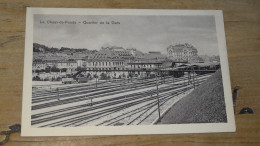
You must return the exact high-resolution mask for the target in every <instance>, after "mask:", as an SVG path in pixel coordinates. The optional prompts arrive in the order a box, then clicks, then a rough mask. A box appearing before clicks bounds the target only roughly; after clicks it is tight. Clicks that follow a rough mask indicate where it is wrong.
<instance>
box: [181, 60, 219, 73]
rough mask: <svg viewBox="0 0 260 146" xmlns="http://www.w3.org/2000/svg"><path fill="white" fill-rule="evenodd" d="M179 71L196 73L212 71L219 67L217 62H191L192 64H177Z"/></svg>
mask: <svg viewBox="0 0 260 146" xmlns="http://www.w3.org/2000/svg"><path fill="white" fill-rule="evenodd" d="M178 68H179V70H180V71H194V72H195V73H196V74H197V75H202V74H207V73H214V72H216V70H218V69H220V63H219V62H210V63H192V64H183V65H180V66H178Z"/></svg>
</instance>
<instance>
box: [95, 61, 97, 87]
mask: <svg viewBox="0 0 260 146" xmlns="http://www.w3.org/2000/svg"><path fill="white" fill-rule="evenodd" d="M95 70H96V88H97V62H96V64H95Z"/></svg>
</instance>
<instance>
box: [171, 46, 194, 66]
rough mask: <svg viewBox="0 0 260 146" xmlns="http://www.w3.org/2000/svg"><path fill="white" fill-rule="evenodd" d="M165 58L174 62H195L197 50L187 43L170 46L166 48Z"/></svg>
mask: <svg viewBox="0 0 260 146" xmlns="http://www.w3.org/2000/svg"><path fill="white" fill-rule="evenodd" d="M167 57H168V59H171V60H174V61H187V62H197V59H198V50H197V49H196V48H195V47H194V46H192V45H190V44H188V43H185V44H178V45H175V46H173V45H170V46H169V47H168V48H167Z"/></svg>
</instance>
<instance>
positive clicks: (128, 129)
mask: <svg viewBox="0 0 260 146" xmlns="http://www.w3.org/2000/svg"><path fill="white" fill-rule="evenodd" d="M34 14H55V15H58V14H60V15H214V16H215V21H216V29H217V31H216V32H217V38H218V46H219V50H220V61H221V69H222V77H223V86H224V96H225V103H226V112H227V123H201V124H168V125H145V126H141V125H140V126H139V125H138V126H85V127H53V128H33V127H31V98H32V60H33V15H34ZM23 81H24V82H23V102H22V104H23V105H22V106H23V108H22V132H21V135H22V136H83V135H134V134H135V135H137V134H173V133H206V132H234V131H235V130H236V127H235V120H234V112H233V104H232V94H231V84H230V76H229V68H228V58H227V49H226V40H225V31H224V23H223V14H222V11H221V10H148V9H147V10H141V9H72V8H27V14H26V37H25V54H24V79H23Z"/></svg>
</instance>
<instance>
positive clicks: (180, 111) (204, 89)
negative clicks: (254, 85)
mask: <svg viewBox="0 0 260 146" xmlns="http://www.w3.org/2000/svg"><path fill="white" fill-rule="evenodd" d="M220 122H227V118H226V110H225V101H224V92H223V85H222V75H221V70H218V71H217V72H216V73H215V74H213V75H212V76H211V77H210V78H208V80H207V81H205V82H204V83H203V84H201V85H200V86H199V87H198V88H197V89H195V90H194V91H192V92H191V93H190V94H189V95H187V96H186V97H184V98H182V99H181V100H180V101H179V102H178V103H176V104H175V105H173V106H172V107H171V109H170V110H169V111H168V112H167V113H166V114H165V115H164V117H163V118H162V119H161V122H159V123H157V124H185V123H220Z"/></svg>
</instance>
